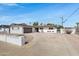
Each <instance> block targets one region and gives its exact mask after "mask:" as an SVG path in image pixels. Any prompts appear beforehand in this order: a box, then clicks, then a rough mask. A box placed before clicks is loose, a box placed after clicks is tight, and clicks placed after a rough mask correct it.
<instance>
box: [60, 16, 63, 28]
mask: <svg viewBox="0 0 79 59" xmlns="http://www.w3.org/2000/svg"><path fill="white" fill-rule="evenodd" d="M60 18H61V25H62V27H63V21H64V18H63V16H62V17H60Z"/></svg>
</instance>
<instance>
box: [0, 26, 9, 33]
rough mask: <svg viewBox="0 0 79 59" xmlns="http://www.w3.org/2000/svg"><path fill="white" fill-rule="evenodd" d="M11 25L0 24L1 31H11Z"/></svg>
mask: <svg viewBox="0 0 79 59" xmlns="http://www.w3.org/2000/svg"><path fill="white" fill-rule="evenodd" d="M9 28H10V26H9V25H0V32H5V33H10V29H9Z"/></svg>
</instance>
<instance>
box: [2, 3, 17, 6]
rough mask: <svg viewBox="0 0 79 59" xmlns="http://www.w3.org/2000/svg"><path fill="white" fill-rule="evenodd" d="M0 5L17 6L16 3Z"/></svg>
mask: <svg viewBox="0 0 79 59" xmlns="http://www.w3.org/2000/svg"><path fill="white" fill-rule="evenodd" d="M1 5H4V6H18V4H16V3H1Z"/></svg>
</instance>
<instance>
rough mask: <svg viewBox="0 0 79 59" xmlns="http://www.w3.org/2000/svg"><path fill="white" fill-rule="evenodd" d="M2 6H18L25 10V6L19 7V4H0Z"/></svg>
mask: <svg viewBox="0 0 79 59" xmlns="http://www.w3.org/2000/svg"><path fill="white" fill-rule="evenodd" d="M0 5H3V6H10V7H12V6H16V7H22V8H24V6H22V5H19V4H17V3H0Z"/></svg>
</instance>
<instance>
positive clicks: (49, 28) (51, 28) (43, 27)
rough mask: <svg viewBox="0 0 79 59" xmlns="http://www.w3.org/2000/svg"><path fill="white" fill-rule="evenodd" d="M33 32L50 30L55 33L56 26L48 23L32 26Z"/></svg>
mask: <svg viewBox="0 0 79 59" xmlns="http://www.w3.org/2000/svg"><path fill="white" fill-rule="evenodd" d="M32 30H33V32H50V33H57V28H55V27H54V26H50V25H43V26H33V29H32Z"/></svg>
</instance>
